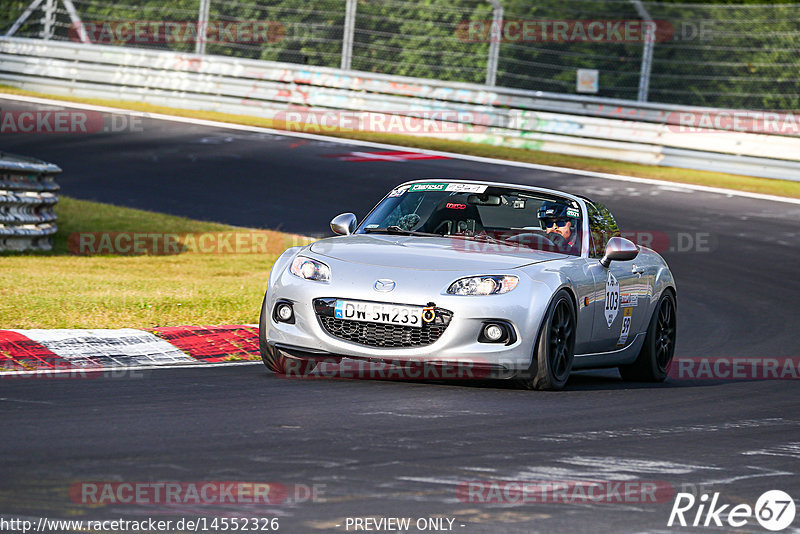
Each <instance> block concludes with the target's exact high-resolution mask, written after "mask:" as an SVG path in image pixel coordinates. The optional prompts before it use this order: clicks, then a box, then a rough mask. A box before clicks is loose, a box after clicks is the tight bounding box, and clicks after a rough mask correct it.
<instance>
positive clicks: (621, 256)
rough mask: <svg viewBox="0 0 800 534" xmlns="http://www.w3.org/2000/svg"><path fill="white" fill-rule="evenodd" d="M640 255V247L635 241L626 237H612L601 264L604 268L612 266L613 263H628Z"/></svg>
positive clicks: (607, 244)
mask: <svg viewBox="0 0 800 534" xmlns="http://www.w3.org/2000/svg"><path fill="white" fill-rule="evenodd" d="M638 255H639V247H637V246H636V244H635V243H634V242H633V241H630V240H628V239H625V238H624V237H612V238H611V239H609V240H608V243H606V253H605V255H604V256H603V259H602V260H600V264H601V265H602V266H603V267H608V266H609V265H611V262H612V261H628V260H632V259H633V258H635V257H636V256H638Z"/></svg>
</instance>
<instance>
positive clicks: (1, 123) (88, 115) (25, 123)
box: [0, 109, 144, 134]
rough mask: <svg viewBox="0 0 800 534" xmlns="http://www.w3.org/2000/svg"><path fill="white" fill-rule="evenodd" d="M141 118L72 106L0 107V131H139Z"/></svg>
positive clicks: (140, 129)
mask: <svg viewBox="0 0 800 534" xmlns="http://www.w3.org/2000/svg"><path fill="white" fill-rule="evenodd" d="M143 130H144V128H143V126H142V117H140V116H137V115H127V114H125V115H120V114H112V113H100V112H99V111H86V110H72V109H35V110H0V134H97V133H118V132H142V131H143Z"/></svg>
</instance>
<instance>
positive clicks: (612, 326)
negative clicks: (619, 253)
mask: <svg viewBox="0 0 800 534" xmlns="http://www.w3.org/2000/svg"><path fill="white" fill-rule="evenodd" d="M587 209H588V214H589V229H590V242H591V244H590V247H591V248H590V256H592V257H593V258H595V259H596V260H597V264H595V265H592V266H591V268H592V271H593V275H594V277H595V280H597V282H598V284H597V290H596V293H595V295H596V298H595V307H594V313H595V316H594V326H593V329H592V343H591V346H592V351H593V352H595V353H597V352H609V351H613V350H618V349H621V348H624V347H626V346H627V345H629V344H630V343H631V342H633V340H634V339H635V338H636V333H637V332H639V331H640V330H641V325H642V319H643V316H644V314H645V310H646V307H647V306H646V296H647V294H648V287H647V283H646V280H645V281H643V279H642V274H643V273H644V269H642V268H641V267H640V266H638V265H637V264H636V259H633V260H630V261H612V262H611V265H610V266H609V267H608V268H606V267H604V266H603V265H601V264H600V259H601V258H602V257H603V253H604V252H605V245H606V243H608V240H609V239H611V238H612V237H615V236H619V235H620V233H619V228H618V226H617V223H616V221H615V220H614V217H613V216H612V215H611V212H609V211H608V209H607V208H606V207H605V206H603V205H602V204H599V203H597V202H593V203H589V202H587ZM640 301H641V306H640V305H639V302H640Z"/></svg>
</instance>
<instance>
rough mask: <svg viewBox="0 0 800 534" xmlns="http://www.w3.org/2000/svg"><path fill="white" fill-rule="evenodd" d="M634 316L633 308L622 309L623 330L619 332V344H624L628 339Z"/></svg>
mask: <svg viewBox="0 0 800 534" xmlns="http://www.w3.org/2000/svg"><path fill="white" fill-rule="evenodd" d="M632 317H633V308H625V309H624V310H622V332H620V334H619V341H617V345H624V344H625V343H626V342H627V341H628V334H630V332H631V319H632Z"/></svg>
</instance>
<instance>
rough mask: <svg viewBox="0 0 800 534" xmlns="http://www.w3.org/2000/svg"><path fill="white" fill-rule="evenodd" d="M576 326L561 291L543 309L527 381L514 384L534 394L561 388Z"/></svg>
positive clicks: (568, 367)
mask: <svg viewBox="0 0 800 534" xmlns="http://www.w3.org/2000/svg"><path fill="white" fill-rule="evenodd" d="M576 326H577V321H576V318H575V306H574V304H573V302H572V297H571V296H570V294H569V293H568V292H567V291H566V290H564V289H562V290H561V291H559V292H558V293H556V296H555V297H554V298H553V300H552V301H551V302H550V306H549V307H548V308H547V313H546V314H545V318H544V321H543V323H542V328H541V331H540V332H539V338H538V339H537V341H536V348H535V349H534V352H533V358H532V359H531V366H530V368H529V369H528V378H521V379H518V381H517V383H518V385H519V386H520V387H523V388H525V389H537V390H558V389H562V388H563V387H564V385H565V384H566V383H567V379H569V374H570V372H571V371H572V363H573V360H574V358H575V335H576V330H577V328H576Z"/></svg>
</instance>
